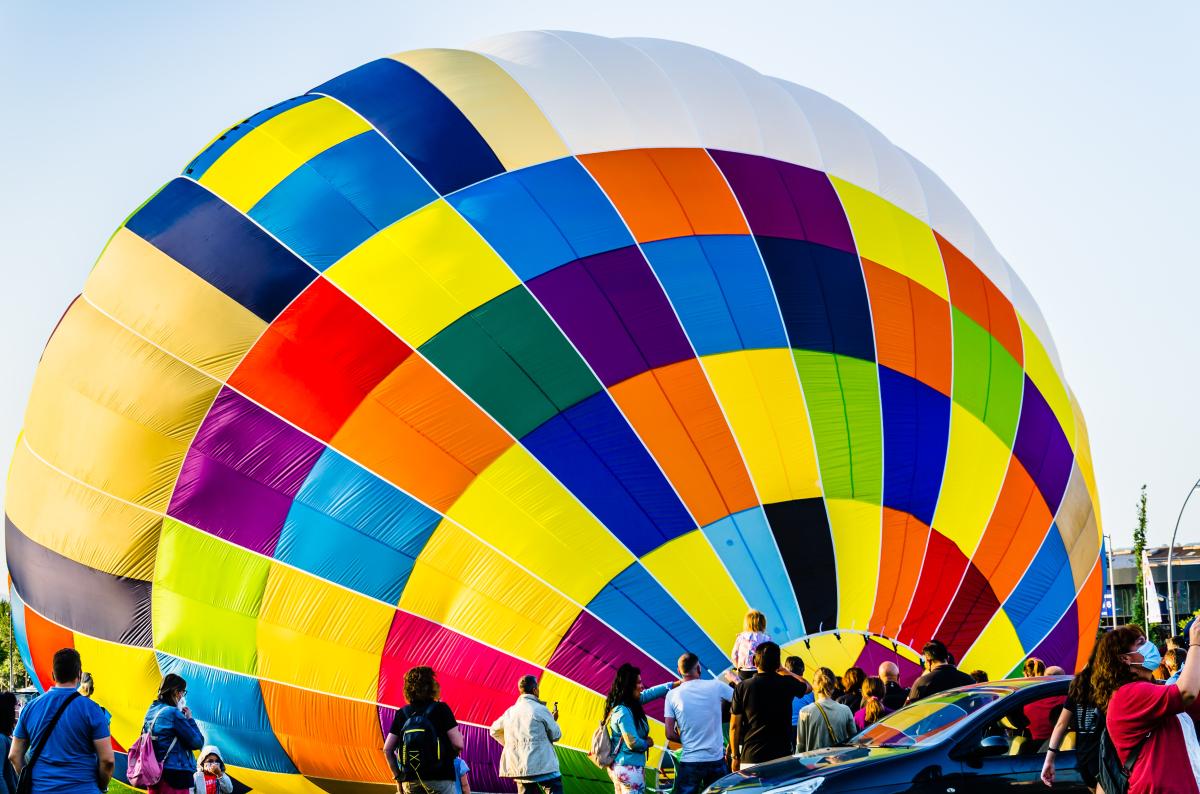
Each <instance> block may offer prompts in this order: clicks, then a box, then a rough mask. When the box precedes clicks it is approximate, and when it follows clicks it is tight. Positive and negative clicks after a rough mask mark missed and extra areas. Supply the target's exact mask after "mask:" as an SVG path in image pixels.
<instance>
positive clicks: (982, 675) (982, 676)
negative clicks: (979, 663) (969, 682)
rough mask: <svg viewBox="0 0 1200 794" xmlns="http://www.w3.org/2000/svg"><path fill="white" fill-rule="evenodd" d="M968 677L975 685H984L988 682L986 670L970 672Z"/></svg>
mask: <svg viewBox="0 0 1200 794" xmlns="http://www.w3.org/2000/svg"><path fill="white" fill-rule="evenodd" d="M970 675H971V678H972V679H973V680H974V681H975V683H977V684H986V683H987V682H988V680H989V679H988V674H987V670H972V671H971V673H970Z"/></svg>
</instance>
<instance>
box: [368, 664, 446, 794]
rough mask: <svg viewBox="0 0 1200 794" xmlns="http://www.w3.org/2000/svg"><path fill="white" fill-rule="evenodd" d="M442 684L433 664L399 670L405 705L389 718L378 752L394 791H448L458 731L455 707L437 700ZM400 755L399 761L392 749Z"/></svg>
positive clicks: (440, 793) (432, 793) (436, 793)
mask: <svg viewBox="0 0 1200 794" xmlns="http://www.w3.org/2000/svg"><path fill="white" fill-rule="evenodd" d="M441 693H442V688H441V685H439V684H438V680H437V674H436V673H435V672H434V671H433V668H432V667H414V668H412V669H411V670H409V671H408V672H407V673H405V674H404V700H405V703H406V705H405V706H404V708H402V709H400V710H399V711H397V712H396V716H395V717H393V718H392V727H391V728H389V729H388V735H387V738H386V739H384V742H383V755H384V759H385V760H386V761H387V765H388V768H389V769H391V770H392V777H393V779H395V781H396V791H398V792H402V793H403V794H453V792H454V759H455V757H456V756H457V755H458V754H459V753H461V752H462V750H463V747H464V743H463V736H462V731H460V730H459V729H458V720H456V719H455V718H454V712H453V711H451V710H450V707H449V706H447V705H446V704H445V703H443V702H442V701H441V700H440V697H441ZM398 751H399V752H401V753H403V755H404V761H403V763H401V761H400V759H399V758H397V752H398Z"/></svg>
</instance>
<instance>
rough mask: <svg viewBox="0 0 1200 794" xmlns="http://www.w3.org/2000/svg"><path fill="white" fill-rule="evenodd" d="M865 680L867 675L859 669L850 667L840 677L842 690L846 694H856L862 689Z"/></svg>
mask: <svg viewBox="0 0 1200 794" xmlns="http://www.w3.org/2000/svg"><path fill="white" fill-rule="evenodd" d="M866 680H867V674H866V673H865V672H863V669H862V668H861V667H851V668H850V669H849V670H847V671H846V672H845V674H844V675H842V688H843V689H845V690H846V692H858V691H859V690H860V689H862V685H863V681H866Z"/></svg>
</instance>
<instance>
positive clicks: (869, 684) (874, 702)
mask: <svg viewBox="0 0 1200 794" xmlns="http://www.w3.org/2000/svg"><path fill="white" fill-rule="evenodd" d="M883 692H884V687H883V679H882V678H879V677H878V676H871V677H870V678H868V679H866V680H865V681H863V684H862V707H863V723H864V724H866V725H870V724H872V723H873V722H875V721H877V720H878V719H879V718H880V717H882V716H883V714H884V711H883V709H884V706H883Z"/></svg>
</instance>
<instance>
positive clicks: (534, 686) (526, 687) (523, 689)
mask: <svg viewBox="0 0 1200 794" xmlns="http://www.w3.org/2000/svg"><path fill="white" fill-rule="evenodd" d="M517 691H518V692H520V693H521V694H522V695H533V696H534V697H537V696H538V695H540V694H542V693H541V688H540V687H539V686H538V680H537V676H536V675H523V676H521V677H520V679H518V680H517Z"/></svg>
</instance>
